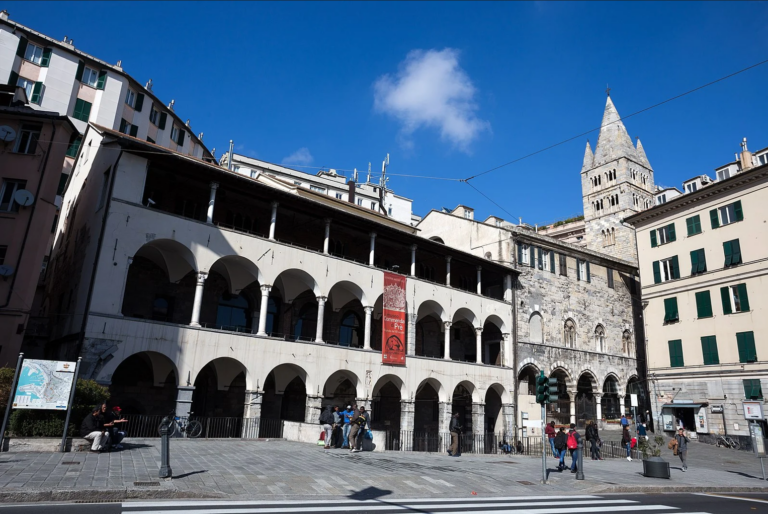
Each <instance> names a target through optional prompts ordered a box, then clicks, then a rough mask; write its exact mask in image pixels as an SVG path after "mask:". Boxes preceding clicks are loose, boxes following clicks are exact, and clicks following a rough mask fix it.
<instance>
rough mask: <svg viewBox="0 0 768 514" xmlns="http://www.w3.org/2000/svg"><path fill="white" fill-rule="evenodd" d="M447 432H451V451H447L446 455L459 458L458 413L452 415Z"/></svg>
mask: <svg viewBox="0 0 768 514" xmlns="http://www.w3.org/2000/svg"><path fill="white" fill-rule="evenodd" d="M448 430H449V431H450V432H451V449H450V450H448V455H450V456H451V457H461V424H460V423H459V413H458V412H454V413H453V417H452V418H451V423H450V425H448Z"/></svg>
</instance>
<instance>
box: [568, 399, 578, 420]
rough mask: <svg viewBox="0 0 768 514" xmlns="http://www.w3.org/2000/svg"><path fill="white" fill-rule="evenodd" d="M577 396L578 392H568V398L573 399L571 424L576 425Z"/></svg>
mask: <svg viewBox="0 0 768 514" xmlns="http://www.w3.org/2000/svg"><path fill="white" fill-rule="evenodd" d="M576 394H578V392H577V391H568V397H569V398H570V399H571V423H576Z"/></svg>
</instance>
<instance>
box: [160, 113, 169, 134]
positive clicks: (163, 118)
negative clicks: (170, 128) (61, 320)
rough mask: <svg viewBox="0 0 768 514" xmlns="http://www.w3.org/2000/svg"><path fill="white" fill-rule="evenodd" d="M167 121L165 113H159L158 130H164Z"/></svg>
mask: <svg viewBox="0 0 768 514" xmlns="http://www.w3.org/2000/svg"><path fill="white" fill-rule="evenodd" d="M166 119H168V113H167V112H161V113H160V127H159V128H160V130H165V120H166Z"/></svg>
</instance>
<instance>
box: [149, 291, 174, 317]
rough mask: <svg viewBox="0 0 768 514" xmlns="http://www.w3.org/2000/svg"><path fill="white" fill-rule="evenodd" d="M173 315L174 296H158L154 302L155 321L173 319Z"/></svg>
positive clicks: (153, 315) (153, 313)
mask: <svg viewBox="0 0 768 514" xmlns="http://www.w3.org/2000/svg"><path fill="white" fill-rule="evenodd" d="M172 316H173V298H169V297H167V296H156V297H155V301H154V302H152V319H153V320H155V321H171V317H172Z"/></svg>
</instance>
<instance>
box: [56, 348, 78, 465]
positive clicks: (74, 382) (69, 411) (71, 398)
mask: <svg viewBox="0 0 768 514" xmlns="http://www.w3.org/2000/svg"><path fill="white" fill-rule="evenodd" d="M82 359H83V358H82V357H78V358H77V364H75V376H74V377H72V389H70V391H69V404H67V419H66V420H64V435H63V436H61V452H62V453H63V452H65V451H67V430H68V429H69V417H70V416H71V415H72V403H73V402H74V401H75V389H77V375H78V374H79V372H80V361H81V360H82Z"/></svg>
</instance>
